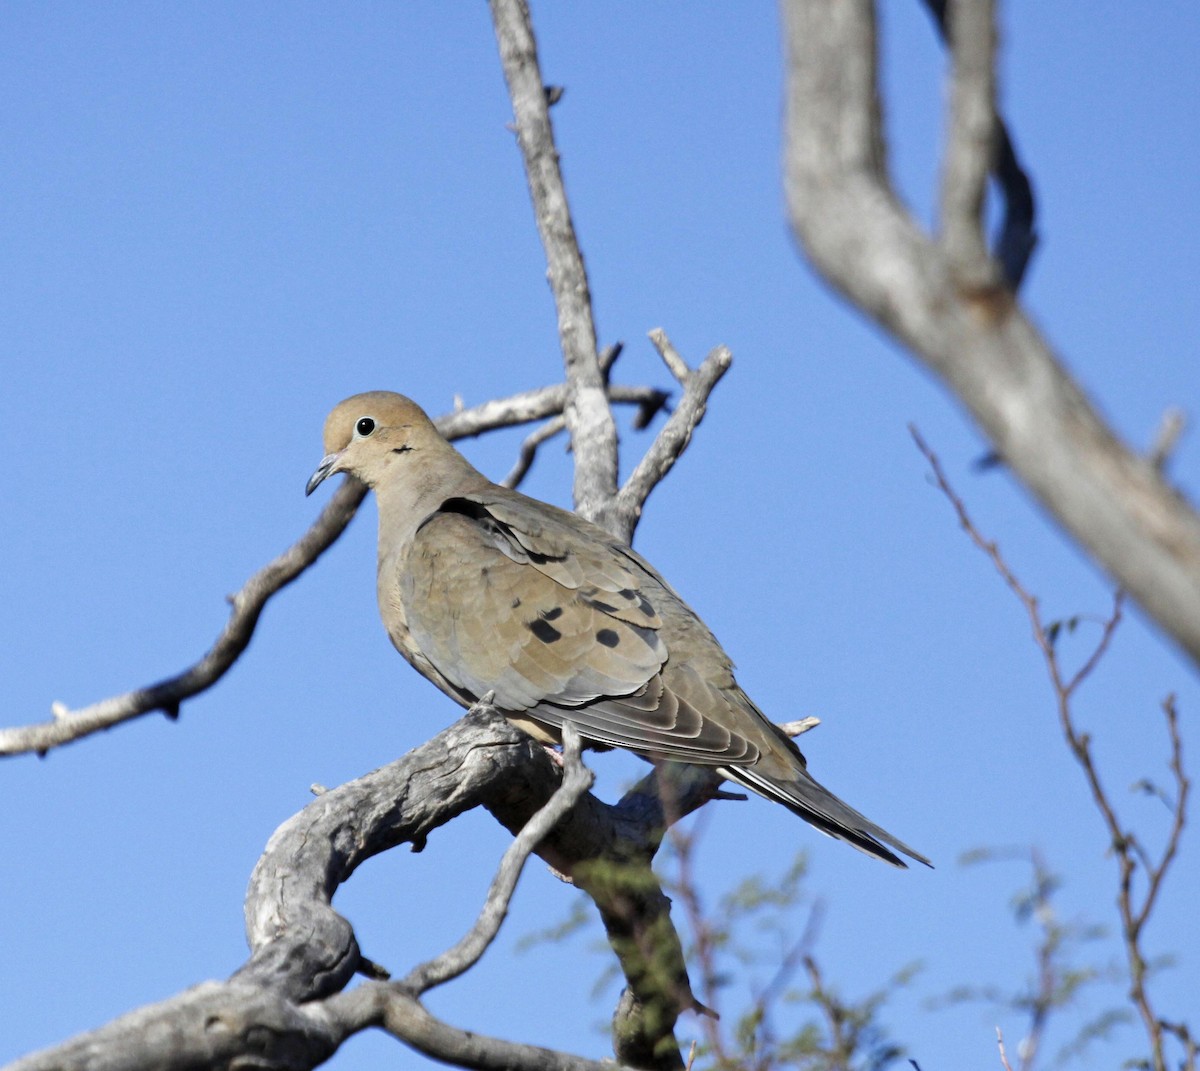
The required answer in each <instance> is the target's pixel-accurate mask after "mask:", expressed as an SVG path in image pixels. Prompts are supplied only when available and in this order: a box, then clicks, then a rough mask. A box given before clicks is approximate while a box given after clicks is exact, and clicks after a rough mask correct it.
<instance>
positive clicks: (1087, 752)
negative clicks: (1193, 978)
mask: <svg viewBox="0 0 1200 1071" xmlns="http://www.w3.org/2000/svg"><path fill="white" fill-rule="evenodd" d="M909 430H910V432H911V434H912V436H913V440H914V441H915V442H916V444H917V448H918V449H919V450H920V451H921V453H922V454H923V455H924V457H925V459H926V461H927V462H928V463H929V466H930V469H931V470H932V472H933V476H934V481H935V482H936V484H937V486H938V488H939V489H940V490H941V491H942V493H943V494H944V495H945V497H946V498H947V500H948V501H949V502H950V504H951V505H952V506H953V508H954V512H955V514H956V515H957V517H958V521H959V524H960V525H961V526H962V528H963V530H964V531H965V532H966V533H967V535H968V537H969V538H970V539H971V541H972V542H973V543H974V544H975V545H976V546H977V547H979V548H980V549H981V550H982V551H983V552H984V553H985V554H986V555H987V556H988V558H989V559H990V560H991V562H992V564H993V565H994V566H995V568H996V570H997V572H999V573H1000V575H1001V576H1002V577H1003V578H1004V581H1005V583H1006V584H1007V585H1008V587H1009V588H1010V590H1011V591H1012V592H1013V594H1014V595H1016V597H1017V598H1018V599H1019V600H1020V602H1021V604H1022V606H1024V608H1025V612H1026V614H1027V616H1028V618H1029V623H1030V627H1031V629H1032V631H1033V636H1034V641H1035V643H1036V644H1037V646H1038V650H1039V651H1040V652H1041V654H1042V658H1043V661H1044V662H1045V664H1046V669H1047V672H1048V674H1049V677H1050V681H1051V685H1052V687H1053V689H1054V695H1055V703H1056V708H1057V713H1058V720H1059V727H1060V729H1061V731H1062V734H1063V738H1064V739H1065V740H1066V742H1067V745H1068V747H1069V748H1070V751H1071V754H1072V755H1073V756H1074V758H1075V760H1076V762H1077V763H1078V765H1079V767H1080V770H1081V771H1082V772H1083V775H1084V779H1085V780H1086V782H1087V785H1088V789H1089V791H1090V793H1091V796H1092V801H1093V803H1094V804H1095V806H1096V809H1097V810H1098V811H1099V812H1100V816H1101V818H1102V819H1103V822H1104V827H1105V830H1106V832H1107V834H1108V838H1109V842H1110V846H1111V849H1112V853H1113V857H1114V859H1115V860H1116V864H1117V878H1118V891H1117V910H1118V913H1119V915H1120V919H1121V936H1122V941H1123V943H1124V950H1125V958H1126V961H1127V965H1128V971H1129V999H1130V1002H1131V1003H1132V1004H1133V1006H1134V1007H1135V1008H1136V1009H1137V1012H1138V1016H1139V1017H1140V1019H1141V1021H1142V1025H1143V1027H1144V1029H1145V1031H1146V1036H1147V1039H1148V1040H1149V1043H1150V1064H1151V1067H1152V1068H1153V1069H1154V1071H1166V1068H1167V1062H1166V1056H1165V1053H1164V1035H1165V1034H1166V1033H1174V1034H1175V1036H1177V1037H1179V1038H1180V1039H1181V1040H1182V1041H1183V1042H1184V1044H1185V1046H1189V1045H1190V1044H1191V1039H1190V1034H1187V1028H1186V1026H1184V1027H1183V1033H1182V1034H1178V1033H1175V1032H1174V1031H1168V1030H1167V1029H1166V1027H1165V1026H1164V1020H1163V1019H1162V1018H1161V1017H1160V1016H1159V1015H1158V1014H1157V1013H1156V1012H1155V1010H1154V1007H1153V1004H1152V1002H1151V999H1150V994H1149V992H1148V991H1147V989H1146V975H1147V972H1148V968H1149V963H1148V961H1147V959H1146V955H1145V952H1144V951H1143V949H1142V936H1143V932H1144V930H1145V927H1146V924H1147V923H1148V921H1149V920H1150V916H1151V914H1152V912H1153V910H1154V907H1155V905H1156V903H1157V901H1158V897H1159V894H1160V892H1161V890H1162V885H1163V882H1164V880H1165V879H1166V876H1167V873H1168V871H1169V870H1170V868H1171V865H1172V863H1173V862H1174V860H1175V857H1176V855H1177V853H1178V850H1179V845H1180V842H1181V840H1182V837H1183V830H1184V826H1185V824H1186V820H1187V802H1188V795H1189V792H1190V789H1191V782H1190V779H1189V778H1188V776H1187V774H1186V772H1185V769H1184V765H1183V742H1182V737H1181V735H1180V732H1179V719H1178V714H1177V712H1176V709H1175V698H1174V696H1168V697H1167V698H1166V700H1164V702H1163V713H1164V716H1165V718H1166V723H1167V734H1168V737H1169V741H1170V749H1171V758H1170V769H1171V774H1172V777H1173V778H1174V779H1175V787H1176V793H1175V806H1174V808H1173V809H1172V821H1171V828H1170V831H1169V832H1168V835H1167V840H1166V844H1165V845H1164V847H1163V849H1162V851H1161V853H1159V855H1158V858H1157V860H1155V859H1154V858H1152V857H1151V855H1150V853H1149V852H1148V851H1147V850H1146V848H1145V846H1144V845H1143V844H1142V843H1141V840H1140V838H1139V837H1138V836H1137V834H1136V833H1134V832H1133V831H1132V830H1131V829H1127V828H1125V827H1124V826H1123V825H1122V823H1121V820H1120V818H1119V817H1118V815H1117V812H1116V808H1115V806H1114V804H1113V802H1112V799H1111V797H1110V796H1109V794H1108V791H1107V789H1105V787H1104V784H1103V782H1102V781H1101V779H1100V771H1099V769H1098V768H1097V766H1096V762H1095V758H1094V756H1093V754H1092V748H1091V737H1090V736H1089V735H1088V734H1087V733H1085V732H1081V731H1080V730H1079V728H1078V727H1077V726H1076V724H1075V721H1074V716H1073V713H1072V709H1071V700H1072V697H1073V696H1074V694H1075V692H1076V691H1077V689H1078V688H1079V686H1080V685H1081V684H1082V683H1083V682H1084V681H1085V680H1086V679H1087V678H1088V677H1089V676H1090V675H1091V674H1092V672H1093V671H1094V670H1095V668H1096V666H1097V664H1098V663H1099V662H1100V660H1101V658H1103V656H1104V654H1105V652H1107V650H1108V649H1109V646H1110V644H1111V643H1112V639H1113V635H1114V634H1115V632H1116V629H1117V626H1118V625H1119V624H1120V622H1121V618H1122V612H1123V607H1124V593H1123V592H1122V591H1121V590H1120V589H1118V590H1117V591H1115V592H1114V593H1113V602H1112V609H1111V611H1110V613H1109V615H1108V617H1107V618H1106V619H1105V620H1104V622H1103V626H1102V629H1101V634H1100V637H1099V639H1098V640H1097V641H1096V643H1095V645H1094V647H1093V648H1092V650H1091V652H1090V653H1089V654H1088V656H1087V657H1086V658H1085V659H1084V660H1083V662H1082V664H1081V665H1080V667H1079V668H1078V669H1077V670H1076V671H1075V673H1073V674H1071V675H1070V676H1069V677H1068V676H1066V675H1065V674H1064V672H1063V670H1062V667H1061V663H1060V660H1059V657H1058V649H1057V646H1056V643H1055V639H1054V634H1053V632H1052V630H1051V629H1049V628H1047V627H1046V625H1045V624H1044V622H1043V620H1042V616H1041V611H1040V608H1039V606H1038V600H1037V598H1036V597H1035V596H1033V595H1031V594H1030V593H1029V592H1028V591H1027V590H1026V589H1025V587H1024V586H1023V585H1022V584H1021V582H1020V581H1019V580H1018V579H1017V577H1016V575H1015V574H1014V573H1013V571H1012V569H1011V568H1010V567H1009V566H1008V564H1007V562H1006V561H1005V560H1004V558H1003V556H1002V555H1001V553H1000V550H999V548H998V547H997V545H996V544H995V543H994V542H992V541H989V540H987V539H985V538H984V537H983V535H981V534H980V532H979V530H978V529H977V528H976V527H975V524H974V522H973V521H972V520H971V517H970V516H969V514H968V513H967V509H966V506H965V505H964V503H963V501H962V499H961V498H960V497H959V496H958V494H957V493H956V492H955V491H954V489H953V488H952V487H951V486H950V483H949V481H948V480H947V479H946V475H945V472H944V471H943V469H942V466H941V463H940V462H939V460H938V458H937V456H936V455H935V454H934V452H933V451H932V450H931V449H930V448H929V446H928V445H927V444H926V443H925V441H924V439H922V438H921V435H920V433H919V432H918V431H917V429H916V428H915V427H912V426H910V428H909ZM1139 866H1140V867H1141V868H1142V869H1143V870H1144V872H1145V876H1146V889H1145V891H1144V892H1143V893H1142V894H1141V899H1140V903H1139V901H1138V896H1137V894H1136V893H1135V890H1134V876H1135V874H1136V872H1137V869H1138V867H1139ZM1188 1052H1189V1053H1190V1057H1189V1059H1191V1060H1192V1061H1193V1066H1194V1061H1195V1055H1196V1052H1195V1048H1194V1046H1192V1047H1190V1048H1188Z"/></svg>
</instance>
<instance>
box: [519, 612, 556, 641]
mask: <svg viewBox="0 0 1200 1071" xmlns="http://www.w3.org/2000/svg"><path fill="white" fill-rule="evenodd" d="M525 627H526V628H528V629H529V631H530V632H532V633H533V634H534V635H535V636H536V637H537V638H538V639H539V640H541V641H542V643H554V641H555V640H561V639H562V633H561V632H559V631H558V629H556V628H555V627H554V626H553V625H552V624H550V622H549V621H545V620H543V619H542V618H540V617H538V618H535V619H534V620H533V621H530V622H529V623H528V624H527V625H526V626H525Z"/></svg>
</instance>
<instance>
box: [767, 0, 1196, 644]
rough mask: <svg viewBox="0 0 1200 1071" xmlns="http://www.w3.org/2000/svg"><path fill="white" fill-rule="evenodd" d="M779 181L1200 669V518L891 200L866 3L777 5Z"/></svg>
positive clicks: (895, 329)
mask: <svg viewBox="0 0 1200 1071" xmlns="http://www.w3.org/2000/svg"><path fill="white" fill-rule="evenodd" d="M783 14H784V23H785V32H786V38H787V50H788V51H787V54H788V89H787V119H786V123H787V131H786V136H787V147H786V170H787V175H786V182H787V195H788V206H789V212H790V215H791V222H792V226H793V229H794V230H795V233H796V235H797V238H798V239H799V241H800V242H801V244H802V245H803V247H804V249H805V251H806V252H807V254H808V256H809V257H810V258H811V260H812V261H813V263H814V264H815V266H816V267H817V269H818V270H819V271H820V272H821V273H822V274H823V275H824V276H825V277H826V278H827V279H828V280H829V282H830V283H831V284H832V285H833V286H835V287H836V288H837V289H839V290H840V291H841V292H842V293H843V294H844V295H845V296H846V297H847V298H848V299H849V300H850V301H852V302H853V303H854V304H855V305H857V306H858V308H859V309H861V310H862V311H863V312H864V313H866V314H867V315H868V316H870V317H871V318H872V319H874V320H875V321H876V322H877V323H879V324H880V325H881V326H882V327H883V328H884V329H885V330H886V331H888V332H889V333H890V334H892V335H893V336H894V337H895V338H897V339H898V340H899V341H900V342H902V343H903V344H904V345H905V346H907V347H908V349H909V350H910V352H911V353H912V354H913V356H914V357H915V358H916V359H917V360H918V361H919V362H920V363H921V364H922V365H924V366H925V367H926V368H928V369H930V370H931V371H932V372H934V373H935V375H937V376H938V377H939V378H940V379H941V380H942V381H943V383H944V384H945V385H946V386H947V387H948V388H949V390H950V391H951V393H952V394H953V395H954V396H955V397H957V398H958V399H959V400H960V401H961V402H962V403H963V405H964V406H965V407H966V408H967V410H968V411H969V412H970V413H971V415H972V416H973V417H974V419H975V420H976V422H977V423H978V425H979V427H980V429H981V430H982V431H983V433H984V434H985V435H986V436H987V437H988V438H989V439H990V440H991V442H992V443H993V445H994V446H995V449H996V452H997V453H998V454H999V455H1000V456H1001V457H1002V458H1003V459H1004V461H1005V463H1006V464H1007V465H1008V466H1009V467H1010V468H1011V470H1012V471H1013V472H1014V474H1015V475H1016V476H1017V477H1018V478H1019V479H1020V480H1021V481H1022V483H1024V485H1025V486H1026V487H1027V488H1028V489H1029V491H1030V492H1031V493H1032V494H1033V495H1034V497H1035V498H1036V499H1037V500H1038V501H1039V502H1040V504H1041V505H1042V507H1043V508H1044V509H1045V510H1046V511H1047V513H1049V514H1050V516H1051V517H1053V518H1054V519H1055V520H1056V521H1057V522H1058V524H1060V525H1061V526H1062V528H1063V529H1065V531H1066V532H1067V533H1068V534H1069V535H1070V536H1071V538H1072V539H1074V541H1075V542H1076V543H1077V544H1078V545H1079V546H1081V547H1083V548H1084V549H1085V550H1087V551H1088V553H1089V554H1090V555H1091V556H1092V557H1093V559H1094V560H1095V561H1096V562H1097V563H1098V564H1099V565H1101V566H1102V567H1103V568H1104V569H1105V570H1106V571H1107V572H1108V574H1109V575H1110V576H1111V577H1112V578H1113V580H1114V581H1115V582H1116V583H1117V584H1119V585H1120V586H1121V587H1123V588H1125V589H1126V590H1127V591H1128V592H1129V593H1130V594H1131V595H1132V596H1133V597H1134V598H1135V599H1136V600H1137V601H1138V603H1139V604H1140V605H1141V606H1142V608H1143V609H1144V610H1145V611H1146V612H1147V614H1149V615H1150V616H1151V617H1152V618H1154V619H1155V620H1156V621H1157V622H1158V624H1159V625H1160V626H1161V627H1162V629H1163V630H1164V631H1165V632H1166V633H1167V634H1168V635H1170V636H1171V637H1173V638H1174V639H1175V641H1176V642H1177V643H1178V644H1179V646H1180V647H1181V648H1182V649H1183V650H1184V651H1185V652H1186V653H1187V654H1188V655H1189V656H1190V657H1191V658H1192V660H1193V662H1195V663H1198V664H1200V517H1198V516H1197V515H1196V513H1195V512H1194V511H1193V510H1192V509H1191V508H1190V506H1189V505H1188V504H1187V503H1186V502H1185V501H1184V500H1183V498H1182V497H1181V496H1180V495H1179V494H1178V493H1177V491H1176V490H1175V489H1174V488H1172V487H1171V486H1170V485H1168V484H1167V483H1166V482H1165V480H1163V479H1162V477H1161V475H1160V473H1158V472H1157V471H1156V470H1155V467H1154V465H1153V464H1152V463H1151V462H1149V461H1148V460H1146V459H1143V458H1141V457H1139V456H1138V455H1137V454H1135V453H1133V452H1132V451H1131V450H1129V449H1128V448H1127V447H1126V446H1125V445H1124V444H1123V443H1121V442H1120V441H1119V440H1118V438H1117V436H1116V435H1115V434H1114V433H1113V431H1112V430H1111V429H1110V428H1109V426H1108V425H1107V424H1106V423H1105V422H1104V420H1103V419H1102V418H1101V417H1100V416H1099V414H1098V413H1097V411H1096V409H1095V408H1094V407H1093V406H1092V404H1091V403H1090V402H1089V401H1088V399H1087V398H1086V397H1085V396H1084V394H1083V392H1082V391H1081V390H1080V388H1079V387H1078V385H1077V384H1076V383H1075V382H1074V381H1073V380H1072V379H1071V377H1070V376H1069V375H1068V374H1067V372H1066V371H1065V370H1064V368H1063V367H1062V365H1061V364H1060V362H1059V361H1058V360H1057V359H1056V357H1055V356H1054V354H1053V353H1052V352H1051V350H1050V348H1049V347H1048V346H1047V344H1046V342H1045V340H1044V339H1043V338H1042V337H1041V335H1040V334H1039V333H1038V331H1037V329H1036V328H1035V327H1034V326H1033V325H1032V324H1031V323H1030V321H1029V320H1028V318H1027V317H1026V316H1025V314H1024V312H1023V311H1022V310H1021V308H1020V307H1019V305H1018V304H1017V303H1016V299H1015V297H1014V295H1013V294H1012V292H1011V291H1010V290H1009V289H1008V288H1007V287H1006V286H1004V285H995V286H984V287H978V286H963V285H962V283H961V280H960V279H959V278H958V276H957V274H956V272H955V271H954V266H953V265H952V264H951V262H950V261H949V259H948V257H947V256H946V253H945V251H944V250H943V249H942V248H940V247H939V246H938V245H937V244H935V243H934V242H933V241H931V240H930V239H929V238H928V237H927V236H926V235H925V234H923V233H922V232H921V231H920V229H919V228H918V227H917V226H916V224H915V223H914V222H913V220H912V219H911V218H910V217H909V216H908V215H907V213H906V212H905V211H904V209H903V208H902V207H901V206H900V204H899V203H898V201H897V199H896V197H895V196H894V194H893V191H892V189H891V186H890V185H889V183H888V180H887V176H886V174H885V173H884V170H883V168H882V165H881V159H880V157H879V156H878V154H877V152H875V148H876V146H877V145H878V144H879V143H880V142H881V132H880V128H879V112H878V100H877V92H876V82H875V78H876V75H875V24H874V12H873V8H872V5H871V4H870V3H869V2H868V0H846V2H845V3H839V4H828V3H825V2H824V0H784V3H783Z"/></svg>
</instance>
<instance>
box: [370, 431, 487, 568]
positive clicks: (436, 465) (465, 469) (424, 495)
mask: <svg viewBox="0 0 1200 1071" xmlns="http://www.w3.org/2000/svg"><path fill="white" fill-rule="evenodd" d="M490 486H491V481H490V480H489V479H488V478H487V477H486V476H484V475H483V473H481V472H480V471H479V470H478V469H476V468H475V467H474V466H473V465H472V464H471V463H470V462H469V461H468V460H467V459H466V458H465V457H463V456H462V454H460V453H459V452H458V451H457V450H455V449H454V448H453V447H452V446H450V445H449V444H448V443H438V444H437V445H436V446H435V447H433V448H430V449H428V450H421V451H413V452H412V453H411V454H404V455H401V456H400V457H397V458H396V459H395V461H394V462H393V464H392V465H391V466H390V470H389V471H388V472H386V473H384V475H383V476H382V478H380V479H379V480H378V481H377V482H376V484H375V488H374V489H375V498H376V501H377V502H378V505H379V535H380V540H379V546H380V551H381V553H382V551H383V548H384V546H385V544H390V545H391V546H393V547H395V546H397V545H402V546H403V545H407V544H408V543H409V542H410V541H411V540H412V537H413V535H414V534H415V533H416V531H417V528H419V527H420V525H421V523H422V522H423V521H424V520H425V519H426V518H427V517H429V515H430V514H432V513H434V512H436V511H437V510H438V508H439V507H440V506H441V504H442V503H443V502H445V501H446V499H448V498H454V497H455V496H457V495H466V494H471V493H472V492H476V491H482V490H484V489H486V488H488V487H490ZM385 536H386V538H385Z"/></svg>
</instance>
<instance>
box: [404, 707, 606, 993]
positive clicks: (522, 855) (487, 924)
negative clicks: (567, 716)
mask: <svg viewBox="0 0 1200 1071" xmlns="http://www.w3.org/2000/svg"><path fill="white" fill-rule="evenodd" d="M480 702H481V704H485V705H486V704H490V703H491V697H485V698H484V699H482V700H480ZM562 734H563V780H562V785H561V786H560V787H559V788H558V789H557V790H556V791H555V793H554V795H553V796H551V797H550V799H549V800H548V801H547V802H546V804H545V806H544V807H542V808H541V810H539V811H538V812H537V813H536V814H534V815H533V817H532V818H530V819H529V821H528V822H526V823H525V825H524V826H522V827H521V831H520V832H519V833H518V834H517V835H516V836H515V837H514V838H513V842H512V843H511V844H510V845H509V846H508V848H507V849H506V850H505V852H504V856H503V858H502V859H501V860H500V868H499V870H497V871H496V876H495V877H494V878H493V879H492V885H491V888H490V889H489V890H488V895H487V902H486V903H485V904H484V907H483V911H482V912H481V913H480V915H479V918H478V919H477V920H476V922H475V925H474V926H473V927H472V928H471V932H470V933H468V934H467V935H466V936H465V937H463V939H462V940H461V941H459V942H458V944H456V945H455V946H454V947H453V948H450V949H447V950H446V951H445V952H443V953H442V954H441V955H440V956H438V957H437V958H436V959H432V960H429V961H428V962H427V963H422V964H421V965H420V966H418V967H414V968H413V969H412V970H411V971H409V972H408V974H407V975H405V977H404V981H403V982H401V983H400V984H401V986H402V987H404V988H405V989H411V990H412V991H413V992H415V993H425V992H427V991H428V990H430V989H432V988H433V987H434V986H439V985H442V984H443V983H445V982H449V981H451V980H453V979H455V978H458V977H459V976H460V975H463V974H465V973H466V972H467V971H469V970H470V969H471V968H472V967H474V966H475V964H476V963H478V962H479V957H480V956H482V955H483V953H484V952H485V951H486V950H487V948H488V946H489V945H490V944H491V943H492V942H493V941H494V940H495V939H496V934H498V933H499V932H500V925H501V923H502V922H503V921H504V919H505V918H506V917H507V915H508V905H509V903H510V902H511V901H512V896H513V893H514V892H515V891H516V888H517V879H518V878H520V876H521V871H522V870H523V869H524V867H525V861H526V860H527V859H528V858H529V856H530V853H531V852H532V851H533V850H534V848H536V847H537V846H538V844H540V843H541V842H542V840H543V839H544V838H545V836H546V834H547V833H549V832H550V830H551V829H553V828H554V827H555V826H556V825H557V824H558V822H559V820H560V819H561V818H562V817H563V816H564V815H565V814H566V813H567V811H569V810H570V809H571V808H572V807H574V806H575V804H576V803H577V802H578V800H579V797H580V796H582V795H583V794H584V793H585V792H586V791H587V790H588V789H589V788H591V787H592V782H593V781H594V780H595V778H594V777H593V776H592V773H591V771H590V770H589V769H588V768H587V767H586V766H584V765H583V760H582V758H581V757H580V756H581V752H582V747H583V742H582V740H581V739H580V737H579V733H578V732H577V731H576V730H575V727H574V726H573V725H572V724H571V723H570V722H564V723H563V730H562Z"/></svg>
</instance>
